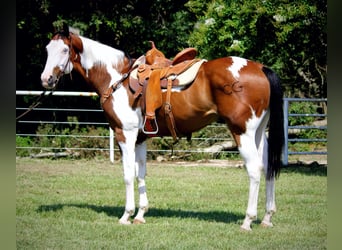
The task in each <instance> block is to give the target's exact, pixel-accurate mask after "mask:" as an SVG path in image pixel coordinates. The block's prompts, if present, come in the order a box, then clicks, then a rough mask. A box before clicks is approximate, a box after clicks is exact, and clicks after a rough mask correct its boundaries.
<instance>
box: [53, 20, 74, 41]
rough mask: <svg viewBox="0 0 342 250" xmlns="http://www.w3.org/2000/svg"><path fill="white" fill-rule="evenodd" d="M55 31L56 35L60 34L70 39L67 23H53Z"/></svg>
mask: <svg viewBox="0 0 342 250" xmlns="http://www.w3.org/2000/svg"><path fill="white" fill-rule="evenodd" d="M53 27H54V29H55V34H60V35H61V36H65V37H69V36H70V33H69V26H68V24H67V23H66V22H65V21H56V22H54V23H53Z"/></svg>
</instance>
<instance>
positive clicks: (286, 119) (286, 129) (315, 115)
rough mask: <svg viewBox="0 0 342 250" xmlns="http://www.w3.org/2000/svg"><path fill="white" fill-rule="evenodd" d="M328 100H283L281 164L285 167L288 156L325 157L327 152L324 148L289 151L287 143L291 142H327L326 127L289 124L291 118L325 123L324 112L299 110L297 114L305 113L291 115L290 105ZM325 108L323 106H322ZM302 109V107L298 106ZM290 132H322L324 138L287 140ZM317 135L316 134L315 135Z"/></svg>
mask: <svg viewBox="0 0 342 250" xmlns="http://www.w3.org/2000/svg"><path fill="white" fill-rule="evenodd" d="M327 101H328V100H327V99H326V98H320V99H318V98H314V99H311V98H310V99H309V98H284V132H285V145H284V152H283V163H284V164H285V165H287V164H288V156H289V155H327V150H326V147H325V150H323V151H320V150H319V151H317V150H316V151H312V150H307V151H300V150H297V151H291V150H289V143H291V142H294V143H295V142H303V143H310V142H323V143H326V142H327V135H326V132H327V125H326V124H325V125H291V124H289V121H290V118H291V117H296V118H300V117H304V118H307V117H312V118H321V119H324V120H325V121H326V118H327V114H326V111H325V112H321V113H317V111H315V113H313V112H311V113H310V112H309V111H310V110H303V109H302V110H299V112H303V111H304V112H305V111H306V112H305V113H291V112H290V108H289V107H290V103H305V102H306V103H307V102H316V103H326V102H327ZM323 106H325V104H323ZM300 107H303V106H300ZM291 130H297V131H299V132H300V131H305V130H306V131H308V130H322V131H325V133H322V134H323V136H324V138H312V137H311V138H289V131H291ZM316 134H317V133H316Z"/></svg>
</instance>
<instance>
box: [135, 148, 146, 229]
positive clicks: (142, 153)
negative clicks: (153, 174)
mask: <svg viewBox="0 0 342 250" xmlns="http://www.w3.org/2000/svg"><path fill="white" fill-rule="evenodd" d="M135 161H136V163H135V164H136V171H135V172H136V178H137V181H138V191H139V211H138V213H137V215H136V216H135V218H134V222H133V223H134V224H141V223H145V222H146V221H145V219H144V215H145V213H146V212H147V210H148V199H147V193H146V183H145V177H146V142H143V143H141V144H137V145H136V147H135Z"/></svg>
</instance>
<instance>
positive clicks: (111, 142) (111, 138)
mask: <svg viewBox="0 0 342 250" xmlns="http://www.w3.org/2000/svg"><path fill="white" fill-rule="evenodd" d="M109 159H110V161H111V162H112V163H114V131H113V129H112V128H111V127H109Z"/></svg>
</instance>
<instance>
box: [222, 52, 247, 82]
mask: <svg viewBox="0 0 342 250" xmlns="http://www.w3.org/2000/svg"><path fill="white" fill-rule="evenodd" d="M231 58H232V59H233V64H232V65H231V66H230V67H228V68H227V70H229V71H230V72H231V73H232V75H233V76H234V77H235V78H239V76H240V73H239V71H240V69H242V68H243V67H245V66H246V65H247V62H248V61H247V59H244V58H241V57H236V56H232V57H231Z"/></svg>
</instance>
